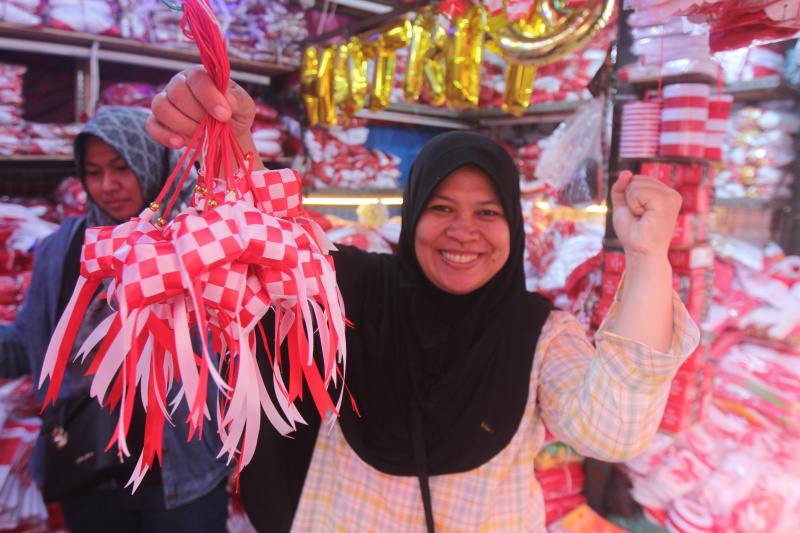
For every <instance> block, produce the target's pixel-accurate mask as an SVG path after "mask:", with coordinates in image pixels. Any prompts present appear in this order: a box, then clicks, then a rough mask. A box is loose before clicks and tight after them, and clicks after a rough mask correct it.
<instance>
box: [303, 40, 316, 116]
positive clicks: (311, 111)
mask: <svg viewBox="0 0 800 533" xmlns="http://www.w3.org/2000/svg"><path fill="white" fill-rule="evenodd" d="M300 94H301V96H302V98H303V105H304V106H305V110H306V117H307V118H308V125H309V126H316V125H317V124H318V123H319V60H318V58H317V48H316V47H315V46H309V47H308V48H306V49H305V50H304V51H303V58H302V61H301V63H300Z"/></svg>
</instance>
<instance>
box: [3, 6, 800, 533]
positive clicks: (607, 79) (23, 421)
mask: <svg viewBox="0 0 800 533" xmlns="http://www.w3.org/2000/svg"><path fill="white" fill-rule="evenodd" d="M334 5H337V4H335V3H333V2H330V3H329V2H324V3H323V2H318V3H317V4H314V3H313V2H294V1H288V0H287V1H270V2H252V1H241V2H214V3H212V6H213V8H214V10H215V13H216V16H217V18H218V19H219V20H220V23H221V27H222V30H223V31H224V36H225V41H226V43H227V47H228V53H229V57H230V63H231V79H234V80H236V81H237V82H238V83H240V84H241V85H242V86H243V87H245V88H246V89H247V90H248V92H250V94H251V95H253V96H254V98H255V99H256V101H257V105H258V113H257V121H256V123H255V124H254V128H253V132H254V140H255V141H256V148H257V150H258V152H259V154H260V155H261V157H262V159H264V161H265V162H266V164H267V165H268V166H269V167H270V168H274V169H284V168H291V169H293V170H295V171H297V173H298V175H299V177H300V179H301V180H302V186H303V190H302V195H303V198H304V203H305V205H306V208H307V209H308V210H309V212H310V213H311V214H312V215H313V219H314V221H315V223H317V224H319V227H320V228H322V229H323V230H324V231H325V232H326V234H327V236H328V238H330V239H331V240H332V241H333V242H334V243H343V244H352V245H355V246H358V247H360V248H363V249H366V250H371V251H379V252H385V253H393V252H394V251H396V247H397V241H398V234H399V228H400V221H399V209H398V206H399V205H400V204H401V203H402V192H403V187H404V186H405V179H406V174H407V172H408V166H409V164H410V161H411V159H412V158H413V156H414V154H415V153H416V151H417V150H419V148H420V147H421V146H422V145H423V144H424V143H425V142H426V141H427V140H428V139H430V138H431V137H433V136H434V135H435V134H437V133H439V132H442V131H447V130H454V129H458V130H474V131H480V132H483V133H486V134H488V135H490V136H492V137H494V138H495V139H497V140H498V141H500V142H501V143H502V144H503V145H504V146H505V147H506V148H507V150H508V151H509V153H510V154H512V156H513V158H514V160H515V162H516V164H517V166H518V168H519V169H520V174H521V181H520V187H521V190H522V191H523V195H522V202H523V204H522V205H523V213H524V215H525V224H526V256H525V271H526V280H527V285H528V288H529V289H530V290H534V291H539V292H541V293H543V294H545V295H546V296H548V297H549V298H550V299H551V300H553V302H554V303H555V304H556V305H557V306H558V307H560V308H561V309H566V310H569V311H570V312H572V313H573V314H574V315H576V316H577V317H578V318H579V320H580V322H581V324H582V325H583V326H584V328H585V331H586V334H587V336H589V337H590V338H591V336H592V335H593V333H594V332H595V331H596V330H597V328H598V327H599V326H600V324H601V323H602V321H603V318H604V317H605V314H606V313H607V311H608V309H609V307H610V305H611V302H612V301H613V299H614V295H615V293H616V291H617V288H618V287H619V284H620V282H621V279H622V274H623V272H624V269H625V262H624V254H623V253H622V251H621V248H620V246H619V244H618V242H617V241H616V236H615V235H614V234H613V229H612V226H611V224H610V222H609V220H610V217H611V216H612V215H613V213H611V212H609V208H608V204H609V202H608V191H609V189H610V187H611V185H612V184H613V183H614V181H615V180H616V179H617V177H618V176H619V175H620V173H621V172H622V171H624V170H631V171H634V172H636V173H641V174H646V175H649V176H652V177H654V178H656V179H658V180H660V181H662V182H663V183H665V184H666V185H669V186H670V187H673V188H675V189H676V190H677V191H678V192H679V193H680V194H681V196H682V198H683V207H682V209H681V214H680V215H679V220H678V226H677V228H676V231H675V234H674V236H673V241H672V243H671V247H670V252H669V259H670V263H671V265H672V271H673V287H674V289H675V291H676V292H677V293H678V295H679V296H680V297H681V299H682V300H683V302H684V304H685V305H686V307H687V309H688V311H689V313H690V314H691V316H692V318H693V319H694V320H695V322H697V323H698V324H699V325H700V326H701V329H702V331H703V340H702V342H701V344H700V346H699V347H698V349H697V351H696V352H695V353H693V354H692V355H691V357H690V358H689V359H688V360H687V361H686V362H685V363H684V365H683V367H682V368H681V369H680V370H679V372H678V374H677V375H676V376H675V378H674V380H673V382H672V389H671V392H670V397H669V401H668V403H667V407H666V410H665V412H664V415H663V419H662V421H661V429H660V432H659V434H658V435H657V437H656V439H654V440H653V442H652V443H651V444H650V445H649V446H648V448H647V449H646V450H645V451H644V453H643V454H641V455H640V456H638V457H637V458H635V459H633V460H631V461H628V462H626V463H624V464H618V465H613V466H608V465H607V467H605V468H604V469H603V468H601V470H603V471H604V472H605V477H601V478H597V477H594V474H590V473H589V471H590V469H592V468H595V469H596V467H597V465H594V466H590V465H588V464H587V461H585V459H584V458H583V457H581V456H579V455H578V454H577V453H576V452H575V451H574V450H572V449H571V448H570V447H569V446H566V445H564V444H563V443H560V442H558V441H557V440H555V439H554V438H552V435H550V437H551V438H549V439H548V440H546V446H545V448H544V449H543V450H542V451H541V452H540V454H539V455H538V456H537V459H536V461H535V464H534V465H532V468H535V470H536V475H537V479H538V480H539V481H540V484H541V486H542V489H543V491H544V495H545V505H546V511H547V522H548V527H549V528H550V531H551V532H553V533H555V532H564V531H568V532H572V533H577V532H579V531H584V532H588V531H596V530H597V529H596V528H598V527H600V526H598V525H597V524H599V523H603V524H604V526H603V527H608V528H611V527H619V528H621V529H622V530H623V531H633V532H638V531H648V530H649V531H669V532H671V533H674V532H677V533H694V532H696V531H709V532H710V531H718V532H721V531H725V532H742V533H745V532H747V533H752V532H759V533H760V532H764V533H795V532H796V531H798V530H800V462H798V459H797V457H796V454H794V453H793V450H794V449H795V448H796V441H797V439H798V436H799V434H798V428H800V419H799V418H798V414H797V413H798V407H797V406H798V405H800V313H798V311H797V310H798V309H800V259H798V255H800V215H799V214H798V213H800V162H798V158H797V146H798V134H800V120H799V119H798V114H797V107H796V106H797V102H798V99H800V91H799V89H798V88H799V87H800V67H798V60H799V59H800V51H798V47H797V41H796V35H797V34H798V32H800V12H799V11H798V3H797V2H792V1H790V0H780V1H778V2H769V1H764V2H738V1H735V0H721V1H718V2H692V1H688V0H669V1H667V2H646V1H642V0H639V1H630V2H626V3H624V4H623V5H619V4H615V2H613V1H611V0H607V1H600V0H586V1H580V0H574V1H573V0H569V1H566V2H517V1H508V2H499V3H498V2H485V3H480V4H479V3H473V2H469V1H466V0H463V1H448V2H434V3H431V4H430V5H428V4H426V5H424V6H423V5H420V4H419V3H406V2H388V1H382V2H358V3H357V4H356V5H349V2H342V3H341V4H338V5H339V6H340V7H339V10H338V11H337V10H336V8H334V7H333V6H334ZM1 7H2V8H1V9H0V95H2V99H1V100H2V103H1V104H0V160H1V161H2V162H3V163H2V165H0V193H1V194H2V195H3V198H2V202H0V226H2V228H3V229H4V231H3V232H2V233H0V236H2V238H1V239H0V259H2V260H1V261H0V269H1V270H2V271H0V320H1V321H4V322H12V321H13V319H14V316H15V313H16V310H17V309H18V308H19V306H20V305H21V303H22V302H23V301H24V298H25V291H26V289H27V287H28V284H29V283H30V275H31V268H32V263H33V260H34V258H35V254H36V250H37V245H38V243H40V242H41V240H42V239H43V238H44V237H46V236H47V235H49V234H50V233H52V232H53V231H55V230H56V229H57V228H58V225H59V224H60V223H62V222H63V221H64V220H65V219H66V218H67V217H69V216H72V215H78V214H81V213H83V212H84V210H85V202H86V192H85V191H84V190H83V188H82V186H81V183H80V182H79V181H78V180H76V179H75V178H74V177H73V176H74V167H73V165H74V162H73V156H72V143H73V140H74V138H75V135H77V133H78V132H79V131H80V129H81V127H82V125H83V123H84V122H85V120H86V118H87V117H89V116H92V115H93V114H94V113H95V112H96V110H97V109H99V108H101V107H102V106H104V105H122V106H135V107H143V108H147V107H149V105H150V102H151V100H152V98H153V96H154V95H155V94H156V93H157V92H158V91H159V90H160V89H161V87H162V86H163V84H164V83H166V82H167V81H168V80H169V79H170V77H171V76H172V74H174V73H175V72H176V71H178V70H180V69H182V68H185V67H187V66H189V65H192V64H195V63H198V62H199V56H198V55H197V53H196V51H195V50H194V48H193V45H192V43H191V42H189V41H188V40H187V39H186V38H185V36H184V35H183V34H182V32H181V31H180V28H179V23H180V15H179V14H177V12H176V11H175V10H173V9H170V8H169V7H167V6H166V5H164V4H162V3H160V2H128V1H122V0H119V1H117V0H94V1H93V2H87V1H83V2H69V1H63V2H56V1H54V0H42V2H41V3H40V2H26V1H19V0H5V2H3V3H2V4H1ZM54 86H55V87H58V88H59V89H58V90H53V87H54ZM32 384H33V382H32V381H31V380H30V379H28V380H24V379H22V380H16V381H7V382H5V383H3V384H2V386H1V387H0V421H2V425H0V450H2V452H3V453H2V454H0V456H1V457H0V462H1V463H2V466H3V469H2V472H3V473H4V474H3V475H2V476H0V531H17V532H28V531H30V532H34V531H37V532H38V531H41V532H55V531H64V526H63V524H60V523H59V519H58V516H59V512H58V508H57V506H55V505H47V506H46V505H45V504H44V503H43V501H42V500H41V495H40V494H39V493H38V490H37V487H36V486H35V484H33V483H32V481H31V479H30V476H29V475H28V474H27V472H26V469H27V467H26V462H27V458H28V456H29V454H30V450H31V447H32V443H33V440H34V438H35V435H36V434H37V432H38V427H39V424H40V421H39V419H38V417H37V412H38V407H39V406H37V405H35V404H34V402H33V401H32V400H33V397H32V396H31V387H32V386H33V385H32ZM596 471H597V470H595V472H596ZM620 480H622V482H620ZM612 522H613V523H615V524H617V525H616V526H612V525H611V523H612ZM593 524H594V525H593ZM593 528H594V529H593ZM648 528H652V529H648ZM251 530H252V528H251V526H250V525H249V523H248V522H247V519H246V517H245V515H244V512H243V510H242V509H241V508H240V506H239V502H238V501H237V498H236V496H235V495H234V497H232V499H231V504H230V519H229V531H230V532H231V533H238V532H242V533H244V532H248V531H251Z"/></svg>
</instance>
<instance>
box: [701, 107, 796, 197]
mask: <svg viewBox="0 0 800 533" xmlns="http://www.w3.org/2000/svg"><path fill="white" fill-rule="evenodd" d="M798 130H800V119H798V117H797V116H796V114H795V113H794V112H793V111H791V110H785V109H769V108H765V107H758V106H753V105H749V106H744V107H741V108H739V109H735V110H734V112H733V114H732V115H731V119H730V121H729V123H728V134H727V136H726V137H725V140H724V142H723V145H722V161H723V164H724V166H723V168H722V169H721V170H720V171H719V172H718V173H717V175H716V176H715V178H714V185H715V188H716V191H715V194H716V196H717V197H720V198H738V197H751V198H763V199H776V198H785V197H789V196H790V195H791V189H790V185H791V183H792V180H793V178H794V177H793V174H792V172H791V171H790V168H789V167H790V165H791V164H792V163H793V162H794V160H795V158H796V157H797V151H796V147H795V141H794V137H793V136H794V135H796V134H797V132H798Z"/></svg>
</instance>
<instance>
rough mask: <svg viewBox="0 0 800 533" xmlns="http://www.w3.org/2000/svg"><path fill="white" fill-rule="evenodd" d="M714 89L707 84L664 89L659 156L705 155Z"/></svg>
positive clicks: (674, 86) (683, 85)
mask: <svg viewBox="0 0 800 533" xmlns="http://www.w3.org/2000/svg"><path fill="white" fill-rule="evenodd" d="M709 92H710V89H709V87H708V85H706V84H703V83H676V84H673V85H667V86H666V87H664V90H663V91H662V105H661V133H660V136H659V155H661V156H664V157H705V151H706V139H705V136H706V122H707V121H708V96H709Z"/></svg>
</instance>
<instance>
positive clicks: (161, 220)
mask: <svg viewBox="0 0 800 533" xmlns="http://www.w3.org/2000/svg"><path fill="white" fill-rule="evenodd" d="M156 224H158V227H159V228H163V227H164V226H166V225H167V221H166V220H164V217H158V220H156Z"/></svg>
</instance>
